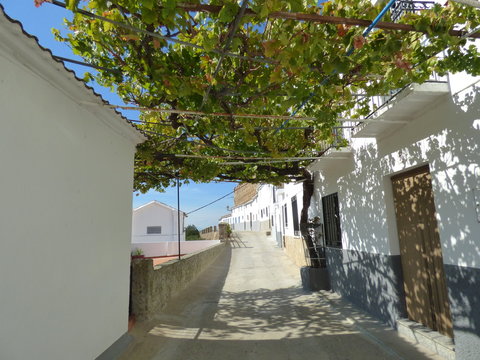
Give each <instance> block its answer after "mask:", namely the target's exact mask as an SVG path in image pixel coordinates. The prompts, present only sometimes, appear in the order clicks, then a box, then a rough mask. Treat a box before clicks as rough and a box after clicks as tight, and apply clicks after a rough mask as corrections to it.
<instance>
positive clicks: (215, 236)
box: [200, 231, 219, 241]
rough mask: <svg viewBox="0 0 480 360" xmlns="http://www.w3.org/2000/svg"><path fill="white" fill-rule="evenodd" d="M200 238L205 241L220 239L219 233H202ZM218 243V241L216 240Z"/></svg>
mask: <svg viewBox="0 0 480 360" xmlns="http://www.w3.org/2000/svg"><path fill="white" fill-rule="evenodd" d="M200 237H201V238H202V239H203V240H215V239H218V238H219V235H218V231H212V232H205V233H200ZM215 241H218V240H215Z"/></svg>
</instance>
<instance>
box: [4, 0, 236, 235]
mask: <svg viewBox="0 0 480 360" xmlns="http://www.w3.org/2000/svg"><path fill="white" fill-rule="evenodd" d="M0 4H2V5H3V7H4V8H5V12H6V13H7V14H8V15H9V16H10V17H12V18H14V19H16V20H19V21H20V22H21V23H22V24H23V27H24V29H25V30H26V31H27V32H28V33H30V34H32V35H35V36H36V37H38V39H39V42H40V44H41V45H42V46H44V47H46V48H48V49H50V50H52V52H53V54H55V55H58V56H63V57H66V58H72V59H78V60H81V59H80V58H79V57H76V56H75V55H73V54H72V52H71V50H70V48H69V47H68V46H67V45H66V44H63V43H58V42H57V41H55V39H54V38H53V35H52V32H51V29H52V28H58V29H62V28H63V18H64V17H66V16H68V15H69V14H68V12H66V11H65V10H64V9H62V8H59V7H57V6H54V5H51V4H48V3H45V4H44V5H42V6H40V7H39V8H36V7H35V6H34V1H33V0H0ZM66 65H67V67H68V68H70V69H72V70H74V71H75V72H76V73H77V75H78V76H79V77H83V74H84V73H85V72H86V71H89V72H91V71H92V70H91V69H89V68H85V67H82V66H77V65H73V64H66ZM89 85H90V86H93V87H94V88H95V91H97V92H98V93H100V94H102V96H103V97H104V98H105V99H106V100H108V101H110V102H111V103H112V104H121V103H122V102H121V100H120V99H119V98H118V97H117V96H116V95H115V94H113V93H111V92H110V91H109V90H108V89H104V88H102V87H100V86H97V85H96V84H94V83H90V84H89ZM123 113H124V115H125V116H127V117H128V118H137V114H136V113H135V112H126V111H124V112H123ZM235 185H236V184H234V183H209V184H195V183H190V184H187V185H182V186H181V188H180V209H181V210H182V211H185V212H187V213H188V212H189V211H192V210H194V209H196V208H198V207H200V206H203V205H205V204H207V203H209V202H211V201H213V200H215V199H217V198H220V197H222V196H224V195H226V194H228V193H230V192H231V191H233V188H234V187H235ZM152 200H158V201H161V202H163V203H166V204H168V205H170V206H172V207H175V208H176V207H177V191H176V189H175V188H169V189H167V190H166V191H165V192H164V193H158V192H155V191H150V192H148V193H146V194H133V207H138V206H140V205H143V204H145V203H147V202H149V201H152ZM232 205H233V195H231V196H228V197H226V198H225V199H222V200H220V201H218V202H217V203H215V204H213V205H211V206H209V207H206V208H205V209H202V210H200V211H197V212H195V213H193V214H191V215H189V216H188V218H187V222H186V223H187V224H193V225H196V226H197V227H198V228H199V229H203V228H205V227H207V226H210V225H216V224H217V222H218V218H219V217H220V216H222V215H225V214H226V213H228V211H227V206H232Z"/></svg>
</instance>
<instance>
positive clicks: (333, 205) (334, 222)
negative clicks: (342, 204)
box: [322, 193, 342, 248]
mask: <svg viewBox="0 0 480 360" xmlns="http://www.w3.org/2000/svg"><path fill="white" fill-rule="evenodd" d="M322 208H323V223H324V228H325V244H326V246H328V247H336V248H342V233H341V230H340V212H339V207H338V193H334V194H331V195H327V196H324V197H322Z"/></svg>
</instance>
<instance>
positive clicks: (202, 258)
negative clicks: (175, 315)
mask: <svg viewBox="0 0 480 360" xmlns="http://www.w3.org/2000/svg"><path fill="white" fill-rule="evenodd" d="M224 250H225V245H224V244H217V245H215V246H212V247H210V248H208V249H206V250H203V251H201V252H197V253H193V254H190V255H186V256H185V257H182V259H181V260H171V261H169V262H167V263H164V264H161V265H158V266H156V267H155V268H154V267H153V260H152V259H133V260H132V270H131V271H132V274H131V276H132V289H131V302H132V303H131V306H132V311H133V313H134V314H135V317H136V319H137V320H139V321H145V320H150V319H152V318H153V317H154V316H155V315H156V314H158V313H159V312H160V311H161V310H162V309H163V308H164V307H165V306H166V305H167V304H168V301H169V300H170V299H171V298H172V296H174V295H176V294H177V293H178V292H180V291H181V290H183V289H185V288H186V287H187V286H188V285H189V284H190V282H191V281H192V280H194V279H195V278H196V277H197V276H198V275H199V274H200V273H201V272H202V271H203V270H204V269H205V268H206V267H208V265H210V264H211V263H212V262H213V261H214V260H215V259H216V258H217V257H218V256H221V254H222V253H223V252H224Z"/></svg>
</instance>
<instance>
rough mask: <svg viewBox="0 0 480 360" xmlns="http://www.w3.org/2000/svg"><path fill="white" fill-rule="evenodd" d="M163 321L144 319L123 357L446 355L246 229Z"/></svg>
mask: <svg viewBox="0 0 480 360" xmlns="http://www.w3.org/2000/svg"><path fill="white" fill-rule="evenodd" d="M238 236H239V238H238V240H237V241H235V242H233V243H232V246H231V247H230V248H229V249H228V250H227V251H226V255H225V256H224V257H222V258H219V259H218V260H217V261H216V262H215V263H214V264H213V265H212V266H211V267H209V268H208V269H207V270H205V271H204V272H203V273H202V274H201V275H200V277H199V279H198V280H197V281H195V282H194V283H193V284H192V285H191V286H190V287H189V288H188V289H187V290H186V291H184V292H182V293H181V294H180V295H179V296H178V297H177V298H175V299H174V300H173V301H172V302H171V304H170V305H169V306H168V307H167V308H166V309H164V311H163V312H162V313H161V314H158V317H157V319H156V320H155V321H151V322H148V323H141V324H137V325H136V327H135V328H134V330H133V332H132V334H133V336H134V337H135V340H134V342H133V344H132V345H131V346H130V347H129V349H128V350H127V352H126V353H125V354H124V355H123V356H122V358H121V359H123V360H127V359H128V360H132V359H133V360H134V359H142V360H143V359H148V360H150V359H152V360H153V359H159V360H216V359H218V360H237V359H238V360H250V359H251V360H263V359H265V360H267V359H268V360H287V359H291V360H296V359H298V360H305V359H329V360H330V359H332V360H333V359H342V360H346V359H368V360H375V359H395V360H400V359H405V360H410V359H415V360H425V359H439V358H437V357H435V356H433V355H430V354H428V353H427V352H424V351H422V350H420V349H418V348H416V347H414V346H413V345H411V344H409V343H407V342H406V341H405V340H402V339H401V338H400V337H398V336H397V334H396V332H395V331H393V330H391V329H389V328H387V327H385V326H383V325H381V324H379V323H378V322H376V321H374V320H373V319H371V318H369V317H368V316H366V315H365V314H363V313H361V312H359V311H357V310H355V309H354V308H352V307H351V306H350V305H349V304H348V303H346V302H343V301H342V300H341V299H339V297H337V296H335V295H334V294H332V293H329V292H320V293H307V292H304V291H303V290H302V288H301V286H300V275H299V269H298V268H297V267H296V266H295V265H293V263H292V262H290V260H289V259H288V258H287V257H286V256H285V254H284V253H283V251H282V250H281V249H278V248H276V247H275V245H274V243H273V242H272V241H270V240H268V239H266V238H265V236H263V235H261V234H258V233H253V232H244V233H239V234H238Z"/></svg>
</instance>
